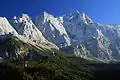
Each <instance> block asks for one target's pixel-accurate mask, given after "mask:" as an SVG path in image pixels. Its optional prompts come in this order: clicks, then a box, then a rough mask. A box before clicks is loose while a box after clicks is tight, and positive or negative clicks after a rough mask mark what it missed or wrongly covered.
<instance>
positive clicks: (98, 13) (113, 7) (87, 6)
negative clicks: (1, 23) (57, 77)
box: [0, 0, 120, 24]
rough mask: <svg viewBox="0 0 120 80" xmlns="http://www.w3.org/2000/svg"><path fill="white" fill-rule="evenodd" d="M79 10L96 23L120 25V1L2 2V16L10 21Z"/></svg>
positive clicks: (52, 0) (25, 0) (20, 0)
mask: <svg viewBox="0 0 120 80" xmlns="http://www.w3.org/2000/svg"><path fill="white" fill-rule="evenodd" d="M77 10H78V11H82V12H84V13H86V14H87V15H88V16H89V17H90V18H92V20H93V21H94V22H100V23H104V24H117V23H119V24H120V0H0V16H5V17H7V18H8V19H11V18H12V16H14V15H16V16H19V15H20V14H22V13H27V14H28V15H30V16H31V17H32V18H35V16H37V15H39V14H40V13H41V12H43V11H46V12H48V13H50V14H53V15H55V16H59V15H63V14H66V13H68V12H70V11H77Z"/></svg>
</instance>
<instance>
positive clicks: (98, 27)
mask: <svg viewBox="0 0 120 80" xmlns="http://www.w3.org/2000/svg"><path fill="white" fill-rule="evenodd" d="M35 24H36V25H37V27H38V28H39V29H40V30H41V32H42V33H43V35H45V37H46V39H48V40H49V41H51V42H53V43H54V44H56V45H58V46H59V45H60V43H61V41H62V42H63V43H66V42H69V43H70V44H69V45H66V46H59V48H60V49H61V50H63V51H65V52H67V53H69V54H71V55H75V56H81V57H82V58H85V59H88V58H90V59H97V60H102V61H107V62H108V61H111V60H112V61H116V60H120V55H119V54H120V53H119V49H120V47H119V39H120V25H119V24H118V25H117V24H100V23H94V22H93V21H92V19H90V18H89V17H88V16H87V15H86V14H85V13H83V12H70V13H68V14H65V15H63V16H58V17H54V16H52V15H50V14H48V13H46V12H44V13H42V14H41V15H40V16H38V17H37V18H36V20H35ZM63 29H64V31H63ZM56 30H57V31H59V33H60V32H64V33H65V34H66V35H67V36H68V37H67V36H66V38H67V40H65V37H63V36H62V37H61V36H60V35H58V33H56ZM53 37H54V38H53ZM60 37H61V38H60ZM54 41H55V42H54ZM116 41H117V42H118V43H116Z"/></svg>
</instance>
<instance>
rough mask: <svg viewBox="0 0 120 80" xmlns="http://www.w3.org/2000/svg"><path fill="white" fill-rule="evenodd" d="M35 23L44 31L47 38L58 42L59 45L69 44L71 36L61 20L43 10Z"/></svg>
mask: <svg viewBox="0 0 120 80" xmlns="http://www.w3.org/2000/svg"><path fill="white" fill-rule="evenodd" d="M35 24H36V25H37V27H38V28H39V30H40V31H41V32H42V33H43V35H44V36H45V37H46V39H47V40H49V41H50V42H53V43H55V44H57V45H58V46H61V47H62V46H69V45H70V44H71V43H70V38H69V36H68V34H67V32H66V30H65V28H64V26H63V25H62V24H61V22H60V21H59V20H58V19H57V18H55V17H54V16H52V15H51V14H48V13H46V12H43V13H42V14H40V15H39V16H37V18H36V19H35Z"/></svg>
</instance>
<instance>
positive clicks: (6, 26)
mask: <svg viewBox="0 0 120 80" xmlns="http://www.w3.org/2000/svg"><path fill="white" fill-rule="evenodd" d="M6 34H14V35H17V32H16V30H15V29H14V28H13V27H12V26H11V25H10V23H9V22H8V20H7V19H6V18H5V17H0V35H6Z"/></svg>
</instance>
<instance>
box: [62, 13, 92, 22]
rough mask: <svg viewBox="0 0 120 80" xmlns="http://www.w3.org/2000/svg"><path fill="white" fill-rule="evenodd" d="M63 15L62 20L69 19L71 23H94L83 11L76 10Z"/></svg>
mask: <svg viewBox="0 0 120 80" xmlns="http://www.w3.org/2000/svg"><path fill="white" fill-rule="evenodd" d="M63 17H64V20H66V21H70V22H71V23H72V22H73V23H75V22H76V23H79V22H81V23H85V24H90V23H94V22H93V21H92V19H90V18H89V17H88V16H87V15H86V14H85V13H83V12H79V11H76V12H70V13H68V14H66V15H64V16H63Z"/></svg>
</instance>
